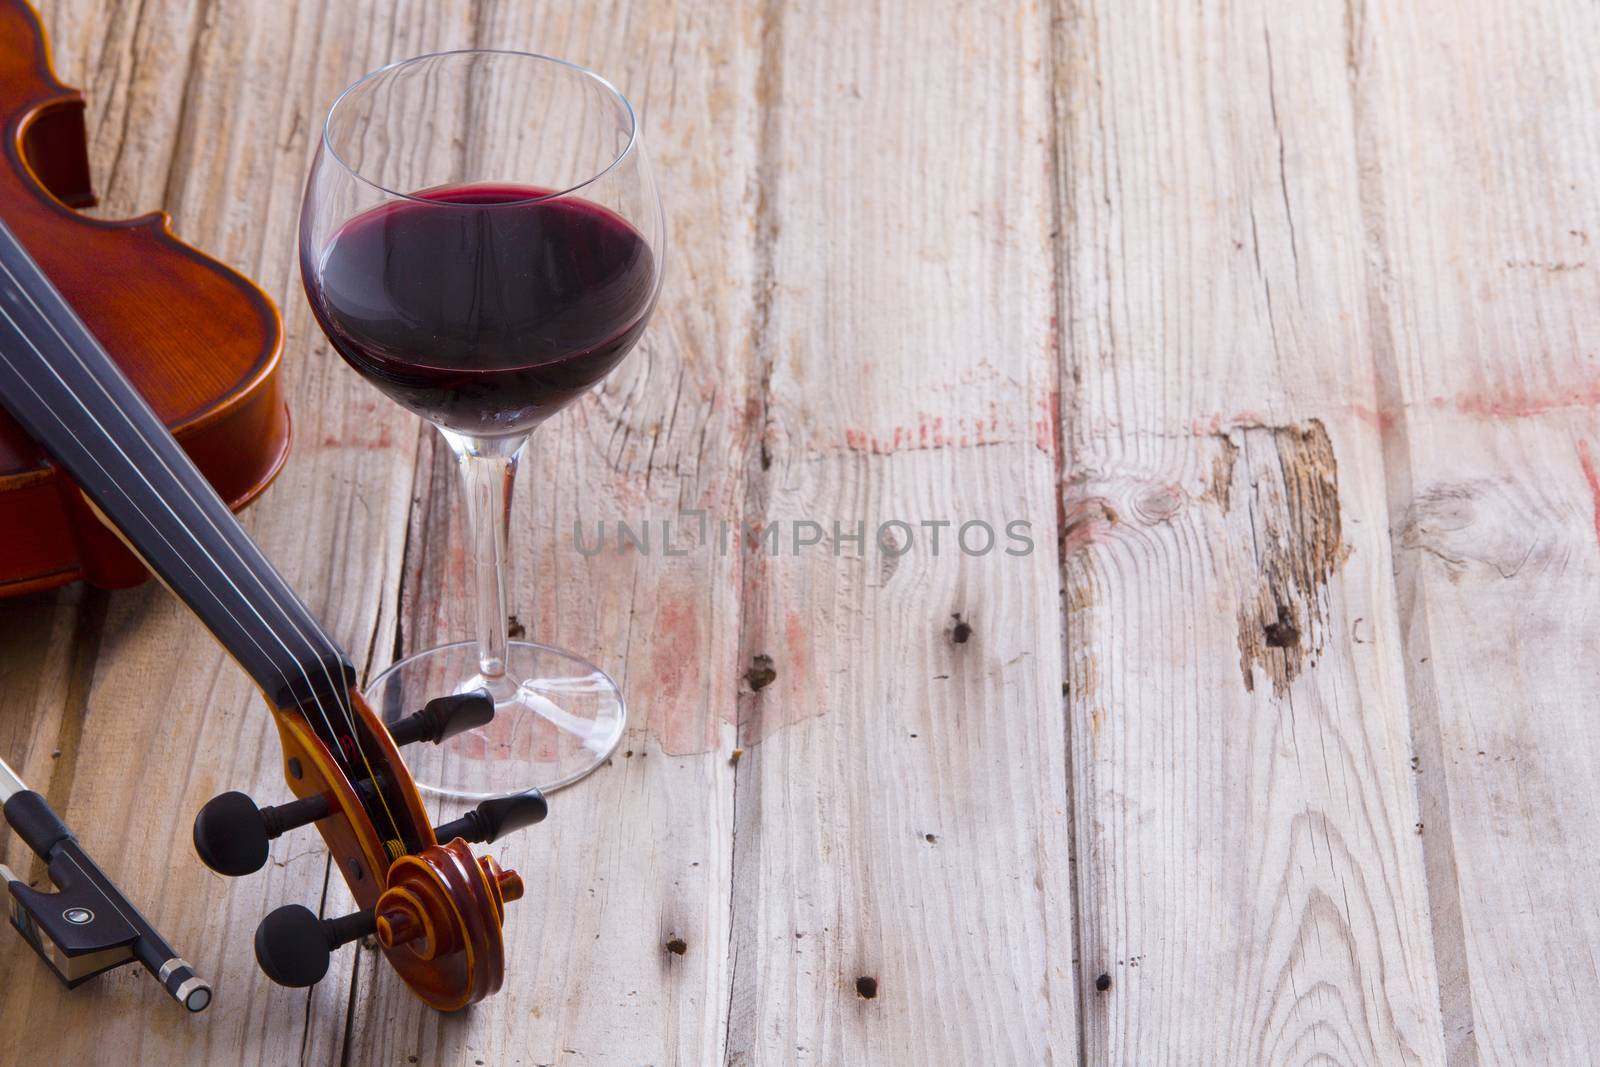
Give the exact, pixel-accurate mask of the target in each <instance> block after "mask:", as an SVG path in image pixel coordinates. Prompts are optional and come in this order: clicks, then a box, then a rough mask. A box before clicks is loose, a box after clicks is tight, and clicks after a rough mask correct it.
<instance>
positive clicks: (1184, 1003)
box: [1055, 3, 1443, 1063]
mask: <svg viewBox="0 0 1600 1067" xmlns="http://www.w3.org/2000/svg"><path fill="white" fill-rule="evenodd" d="M1343 18H1344V11H1343V9H1342V8H1341V7H1340V6H1338V5H1334V4H1312V5H1300V6H1298V7H1296V8H1295V9H1294V10H1293V12H1290V11H1287V10H1281V9H1278V8H1275V7H1273V6H1271V5H1265V4H1262V5H1257V4H1244V5H1230V6H1229V7H1227V8H1186V9H1182V10H1178V9H1170V10H1168V11H1166V12H1164V13H1163V16H1162V19H1161V23H1160V26H1159V27H1152V26H1151V24H1150V23H1149V21H1148V20H1147V17H1146V16H1145V15H1143V14H1140V13H1138V12H1136V11H1135V9H1133V8H1131V7H1129V6H1127V5H1122V4H1109V3H1108V4H1101V3H1084V4H1080V5H1071V6H1069V8H1068V10H1067V17H1066V18H1065V19H1064V20H1063V21H1062V22H1060V23H1059V24H1058V25H1057V27H1056V34H1055V39H1056V55H1055V77H1056V86H1057V93H1056V108H1057V114H1058V116H1059V123H1060V124H1059V126H1058V136H1059V137H1060V139H1061V140H1060V142H1059V147H1058V158H1059V159H1060V160H1061V162H1062V166H1061V167H1060V169H1059V170H1058V172H1057V177H1058V182H1059V185H1060V189H1061V196H1062V216H1063V220H1064V227H1065V232H1064V234H1063V241H1064V265H1063V276H1064V285H1063V289H1062V305H1061V314H1062V316H1063V322H1064V323H1065V324H1066V329H1067V338H1066V345H1065V350H1064V358H1065V369H1064V372H1063V378H1064V380H1066V381H1070V382H1071V383H1072V387H1071V389H1070V390H1069V392H1068V393H1067V395H1065V396H1064V397H1063V400H1062V432H1063V437H1064V442H1065V444H1064V449H1065V455H1066V457H1067V469H1066V472H1065V479H1064V491H1065V492H1064V514H1065V519H1064V526H1063V543H1064V545H1065V560H1064V566H1065V575H1066V583H1065V584H1066V608H1067V635H1068V647H1069V669H1068V675H1069V678H1068V681H1069V685H1070V689H1071V699H1070V708H1071V737H1072V747H1071V758H1072V768H1073V799H1074V807H1075V811H1076V814H1077V840H1078V878H1079V894H1078V901H1079V908H1078V921H1079V928H1080V947H1079V951H1080V956H1081V962H1080V970H1079V973H1078V978H1079V982H1078V989H1079V992H1080V995H1081V997H1082V998H1083V1018H1084V1051H1085V1058H1086V1060H1087V1061H1088V1062H1091V1063H1148V1062H1183V1063H1239V1062H1250V1063H1308V1062H1319V1061H1323V1060H1326V1061H1329V1062H1354V1063H1438V1062H1441V1060H1442V1058H1443V1055H1442V1049H1441V1043H1440V1030H1439V1008H1438V1001H1437V994H1436V984H1435V967H1434V958H1433V954H1432V952H1431V944H1430V928H1429V923H1428V901H1427V897H1426V891H1425V883H1424V865H1423V850H1422V843H1421V840H1420V839H1419V837H1418V830H1419V829H1420V826H1419V817H1418V815H1417V806H1418V804H1417V797H1416V792H1415V790H1416V786H1415V783H1414V776H1413V773H1412V770H1411V768H1410V765H1409V756H1410V754H1411V753H1410V734H1409V727H1410V722H1409V709H1408V705H1407V700H1406V690H1405V685H1404V675H1403V672H1402V668H1401V657H1400V646H1399V641H1398V622H1397V619H1396V616H1395V607H1394V603H1395V602H1394V595H1393V586H1392V581H1391V560H1390V555H1389V541H1388V527H1389V515H1388V494H1387V487H1386V482H1385V474H1384V466H1383V462H1382V450H1381V447H1380V441H1379V435H1378V433H1377V431H1376V429H1375V428H1374V427H1373V426H1372V425H1370V424H1369V423H1368V422H1367V421H1364V420H1363V419H1362V418H1360V417H1359V415H1358V412H1360V411H1363V410H1370V409H1372V407H1373V406H1374V404H1375V400H1374V385H1373V368H1372V362H1371V357H1370V353H1369V352H1368V351H1367V336H1368V335H1367V333H1366V331H1365V330H1364V325H1365V322H1364V314H1365V303H1364V297H1365V294H1366V290H1365V288H1364V287H1363V285H1362V280H1363V279H1364V278H1365V276H1366V262H1365V253H1366V249H1365V245H1364V243H1363V241H1362V234H1363V232H1364V231H1363V226H1362V215H1361V213H1360V205H1359V201H1358V198H1357V195H1356V192H1357V181H1358V177H1359V176H1358V173H1357V167H1356V156H1355V140H1354V135H1353V131H1352V117H1351V116H1352V109H1351V106H1350V103H1349V91H1350V90H1349V82H1348V73H1347V70H1346V65H1345V51H1344V47H1343V43H1342V42H1343V30H1344V21H1343Z"/></svg>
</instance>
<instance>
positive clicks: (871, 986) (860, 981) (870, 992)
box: [856, 974, 878, 1000]
mask: <svg viewBox="0 0 1600 1067" xmlns="http://www.w3.org/2000/svg"><path fill="white" fill-rule="evenodd" d="M877 995H878V980H877V979H876V978H873V977H872V976H871V975H866V974H864V975H862V976H861V977H860V978H857V979H856V996H858V997H860V998H861V999H862V1000H871V999H872V998H873V997H875V996H877Z"/></svg>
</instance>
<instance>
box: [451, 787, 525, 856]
mask: <svg viewBox="0 0 1600 1067" xmlns="http://www.w3.org/2000/svg"><path fill="white" fill-rule="evenodd" d="M549 813H550V805H549V804H548V803H547V802H546V801H545V799H544V794H543V793H541V792H539V790H537V789H530V790H528V791H527V792H525V793H516V794H514V795H512V796H509V797H495V798H494V799H492V800H485V801H484V802H483V803H482V804H479V805H478V806H477V807H475V808H473V809H472V810H471V811H469V812H467V813H466V814H465V815H463V816H461V818H459V819H453V820H451V821H450V822H447V823H445V824H443V825H442V826H438V827H435V828H434V831H433V836H434V838H435V839H436V840H438V841H441V842H443V841H453V840H455V839H456V838H458V837H460V838H464V839H465V840H467V841H469V842H471V843H472V844H476V845H487V844H489V843H491V842H493V841H495V840H497V839H499V838H500V837H501V836H502V835H504V834H509V833H511V832H512V831H513V830H521V829H522V828H523V827H525V826H532V825H533V824H534V823H538V822H543V821H544V817H545V816H546V815H548V814H549Z"/></svg>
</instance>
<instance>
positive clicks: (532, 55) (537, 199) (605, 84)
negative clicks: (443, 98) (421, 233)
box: [322, 48, 639, 209]
mask: <svg viewBox="0 0 1600 1067" xmlns="http://www.w3.org/2000/svg"><path fill="white" fill-rule="evenodd" d="M446 56H518V57H520V58H523V59H536V60H539V61H541V62H544V63H554V64H556V65H557V66H561V67H566V68H567V69H568V70H570V71H573V72H575V73H577V74H579V75H581V76H583V77H585V78H588V79H589V80H590V81H593V82H595V83H597V84H598V85H599V86H600V87H601V88H602V89H604V90H605V91H606V92H607V93H609V94H610V95H611V97H612V98H613V99H614V100H616V101H617V102H618V103H620V104H621V105H622V111H623V114H625V115H627V116H628V143H627V144H625V145H623V146H622V151H620V152H618V153H617V154H616V156H615V157H614V158H613V159H612V160H611V162H610V163H607V164H606V165H605V166H604V167H602V168H600V169H599V170H598V171H596V172H595V173H594V174H592V175H590V176H589V177H587V178H585V179H583V180H582V181H580V182H578V183H577V184H575V185H569V186H568V187H567V188H565V189H562V190H560V191H559V192H553V193H545V194H544V195H542V196H529V197H523V198H522V199H520V200H500V201H496V202H495V203H492V204H474V205H472V206H473V207H487V208H494V207H516V206H518V205H526V204H538V203H543V202H544V201H547V200H558V199H560V198H562V197H565V196H570V195H571V194H573V193H576V192H578V191H579V190H581V189H585V188H587V187H588V186H591V185H593V184H594V183H595V182H597V181H599V180H600V179H601V178H604V177H605V176H606V175H607V174H610V173H611V172H612V171H613V170H616V169H617V166H618V165H619V164H621V163H622V161H623V160H625V159H627V158H628V157H629V156H630V155H632V154H633V150H634V146H635V145H637V144H638V143H639V116H638V115H637V114H635V112H634V110H633V103H632V101H630V100H629V99H628V98H627V96H626V95H624V94H623V92H622V90H620V89H618V88H617V87H616V86H615V85H613V84H612V83H611V80H610V79H609V78H607V77H605V76H604V75H602V74H599V73H598V72H596V71H594V70H591V69H590V68H588V67H585V66H583V65H582V64H579V63H574V62H572V61H571V60H569V59H561V58H559V57H557V56H547V55H544V54H542V53H539V52H522V51H518V50H517V49H514V48H450V49H445V50H444V51H442V52H426V53H424V54H422V55H420V56H411V57H410V58H409V59H397V60H395V61H394V62H393V63H386V64H384V65H383V66H381V67H378V68H377V69H375V70H369V71H368V72H367V73H365V74H363V75H362V76H361V77H359V78H357V79H356V80H355V81H353V82H351V83H350V84H349V85H347V86H345V87H344V89H343V90H342V91H341V92H340V93H339V95H338V96H336V97H334V100H333V103H332V104H330V105H329V106H328V115H327V117H326V118H325V119H323V120H322V148H323V151H325V152H327V153H328V155H329V156H331V157H332V158H333V160H334V162H336V163H338V164H339V166H340V168H341V169H343V170H344V172H345V173H347V174H349V175H350V176H351V177H353V178H355V179H356V181H358V182H361V183H362V184H364V185H369V186H371V187H372V188H374V189H376V190H378V192H380V193H382V194H384V195H385V196H393V197H398V198H400V199H402V200H409V201H411V202H412V203H416V204H429V205H432V206H434V207H445V206H448V207H454V208H458V209H459V208H460V207H461V204H460V203H458V202H453V201H441V200H430V199H428V198H427V197H425V196H415V195H413V194H411V193H405V192H401V191H400V190H398V189H391V188H389V187H388V186H387V185H384V184H383V183H381V182H376V181H373V180H372V179H371V178H369V177H367V176H366V175H365V174H362V173H361V171H359V170H358V169H356V168H355V167H352V166H351V165H350V163H349V161H348V160H346V159H345V158H344V157H343V156H341V155H340V154H339V150H338V149H337V148H335V147H334V146H333V136H332V126H333V116H334V114H335V113H336V112H337V111H338V110H339V105H340V104H343V103H344V102H345V98H346V97H348V96H349V95H350V94H351V93H353V92H355V91H356V90H357V89H359V88H361V87H362V86H363V85H365V84H366V83H367V82H369V81H371V80H372V79H374V78H376V77H378V76H379V75H382V74H387V73H389V72H390V71H392V70H398V69H399V68H401V67H408V66H410V65H411V64H413V63H422V62H425V61H427V60H430V59H442V58H444V57H446Z"/></svg>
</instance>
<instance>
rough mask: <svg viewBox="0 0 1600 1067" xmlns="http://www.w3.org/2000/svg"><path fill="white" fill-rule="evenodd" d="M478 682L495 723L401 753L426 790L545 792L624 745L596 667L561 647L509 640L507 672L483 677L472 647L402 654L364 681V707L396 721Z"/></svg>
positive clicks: (618, 710) (621, 720)
mask: <svg viewBox="0 0 1600 1067" xmlns="http://www.w3.org/2000/svg"><path fill="white" fill-rule="evenodd" d="M479 686H486V687H487V688H488V689H489V691H490V693H491V694H492V695H493V696H494V698H495V715H494V721H493V722H491V723H489V724H488V725H487V726H482V727H479V728H478V729H476V730H469V731H467V732H466V733H463V734H458V735H457V736H455V737H452V738H450V739H449V740H448V741H446V742H445V743H444V744H442V745H431V744H428V743H426V742H419V743H417V744H414V745H408V746H406V748H405V749H404V750H402V755H403V756H404V757H405V761H406V765H407V766H408V767H410V768H411V774H412V777H413V778H415V779H416V782H417V786H418V787H419V788H420V789H421V790H422V791H423V792H424V793H431V794H433V795H435V796H443V797H453V798H456V799H459V800H485V799H487V798H489V797H498V796H505V795H506V794H508V793H520V792H522V791H523V790H526V789H530V788H533V787H538V788H539V789H542V790H543V791H544V792H546V793H548V792H550V791H552V790H555V789H559V788H561V787H562V786H564V785H571V784H572V783H573V782H576V781H577V780H578V779H579V778H582V777H583V776H584V775H586V774H588V773H589V772H590V771H592V770H594V769H595V768H596V767H598V766H600V765H601V764H602V763H604V762H605V761H606V759H607V758H608V757H610V755H611V753H612V752H613V751H614V750H615V749H616V747H617V743H618V742H620V741H621V740H622V729H623V726H624V725H625V723H626V722H627V717H628V713H627V706H626V705H625V704H624V702H623V699H622V692H621V690H619V689H618V688H617V683H615V682H613V681H612V680H611V678H610V676H608V675H607V674H606V673H605V672H604V671H602V670H601V669H600V668H599V667H596V666H595V665H594V664H592V663H590V662H589V661H588V660H586V659H582V658H581V657H578V656H575V655H573V654H572V653H570V652H563V651H562V650H561V649H559V648H550V647H549V646H547V645H536V644H534V643H533V642H531V641H512V642H510V643H509V644H508V645H507V647H506V673H505V674H504V675H501V676H499V677H497V678H485V677H484V676H483V675H482V674H480V673H479V670H478V645H477V643H476V642H474V641H462V642H459V643H457V644H453V645H440V646H439V647H438V648H430V649H428V650H427V651H425V652H418V653H416V654H415V655H412V656H407V657H406V658H405V659H403V660H401V661H400V662H398V663H396V664H395V665H394V666H392V667H390V668H389V669H388V670H386V671H384V672H383V673H382V674H380V675H378V676H377V677H376V678H374V679H373V680H372V683H371V684H370V685H369V686H367V690H366V695H367V700H368V702H369V703H370V704H371V705H372V707H373V708H374V709H375V710H376V711H377V712H378V714H379V715H381V716H382V717H383V720H384V722H395V721H397V720H399V719H402V718H404V717H405V716H407V715H409V714H411V713H412V712H413V711H416V710H417V709H418V708H420V707H422V706H423V705H424V704H426V703H427V702H428V701H430V700H432V699H433V698H434V697H438V696H446V695H448V694H450V693H460V692H466V691H468V690H472V689H476V688H478V687H479Z"/></svg>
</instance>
